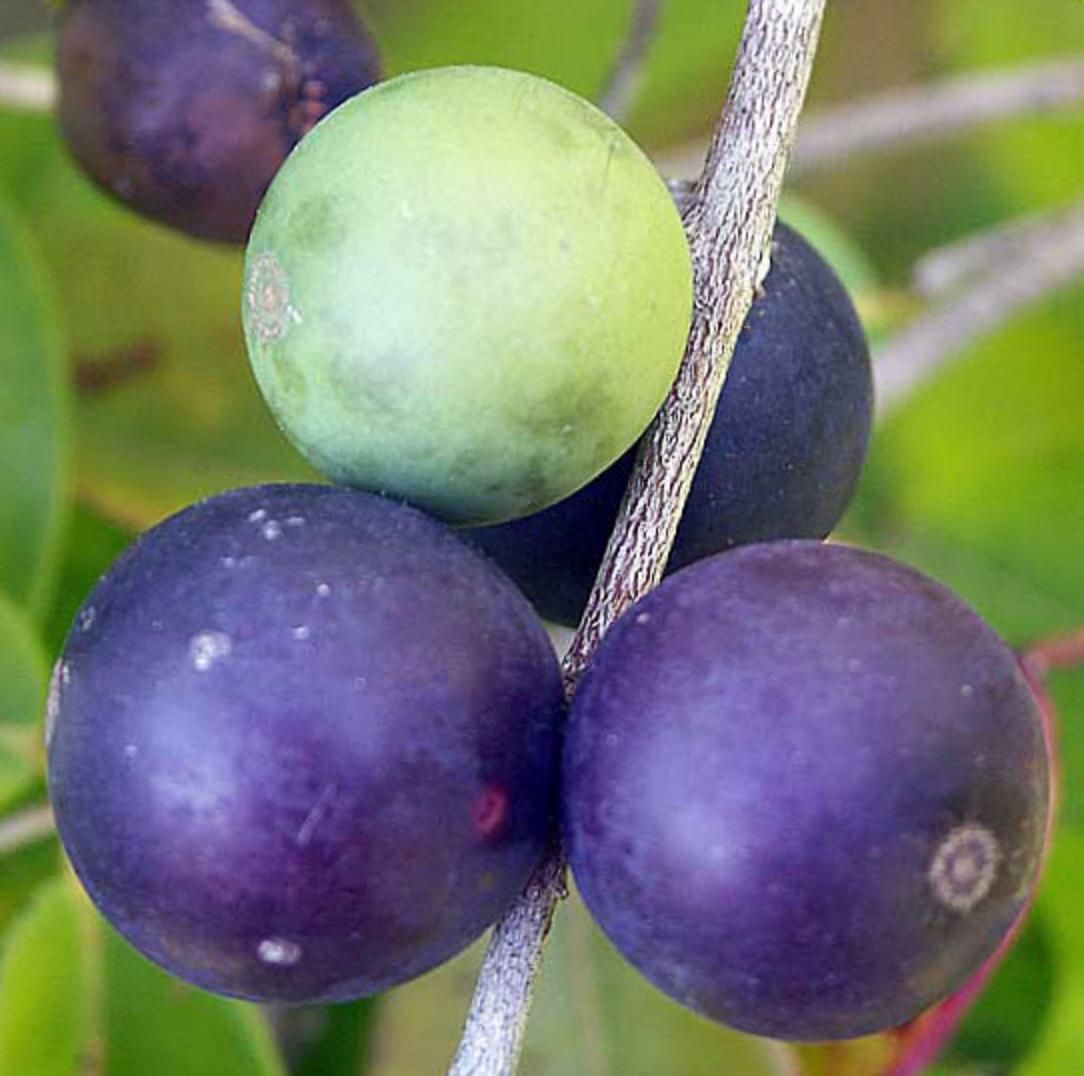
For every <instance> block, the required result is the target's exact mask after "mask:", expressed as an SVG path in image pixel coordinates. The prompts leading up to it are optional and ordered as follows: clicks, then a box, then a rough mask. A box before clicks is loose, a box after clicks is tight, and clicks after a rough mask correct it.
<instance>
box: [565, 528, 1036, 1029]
mask: <svg viewBox="0 0 1084 1076" xmlns="http://www.w3.org/2000/svg"><path fill="white" fill-rule="evenodd" d="M1048 770H1049V766H1048V759H1047V752H1046V745H1045V742H1044V736H1043V730H1042V724H1041V720H1040V717H1039V714H1038V711H1037V708H1036V705H1035V703H1034V700H1033V699H1032V697H1031V695H1030V693H1029V691H1028V688H1027V687H1026V685H1025V682H1024V680H1023V679H1022V677H1021V675H1020V672H1019V670H1018V667H1017V663H1016V660H1015V658H1014V656H1013V655H1012V653H1011V652H1010V651H1009V650H1008V649H1007V648H1006V647H1005V646H1004V644H1003V643H1002V642H1001V641H1000V640H999V639H998V637H997V636H996V635H995V634H994V633H993V632H992V631H991V630H990V629H989V628H988V627H987V626H986V625H985V624H984V623H983V622H982V621H981V620H980V619H979V618H978V617H977V616H976V615H975V613H974V612H972V611H971V610H970V609H969V608H968V607H967V606H965V605H964V604H963V603H962V602H961V601H959V599H957V598H956V597H954V596H953V595H952V594H950V593H949V592H948V591H946V590H945V589H944V588H943V587H941V586H940V585H938V584H937V583H935V582H933V581H932V580H930V579H927V578H926V577H924V576H922V575H920V574H918V573H917V572H915V571H913V570H911V569H909V568H906V567H904V566H902V565H899V564H896V563H894V562H892V561H890V560H888V559H887V558H884V557H880V556H876V555H873V554H869V553H864V552H860V551H858V550H854V549H848V548H843V547H840V546H833V545H821V544H819V543H815V542H778V543H771V544H766V545H753V546H747V547H745V548H743V549H739V550H735V551H733V552H730V553H725V554H722V555H720V556H717V557H713V558H710V559H708V560H704V561H700V562H698V563H697V564H695V565H693V566H692V567H689V568H686V569H685V570H683V571H681V572H678V573H677V574H675V575H674V576H672V577H671V578H670V579H668V580H666V581H665V582H663V584H662V585H661V586H660V587H659V588H658V589H657V590H656V591H654V592H653V593H651V594H649V595H648V596H647V597H646V598H645V599H644V600H643V601H641V602H640V603H638V604H637V605H636V606H634V607H633V608H632V609H631V610H630V611H629V612H628V613H627V614H626V615H625V616H624V617H623V618H622V619H621V620H620V621H619V622H618V623H617V625H616V626H615V627H614V629H613V630H612V631H611V632H610V633H609V634H608V635H607V636H606V638H605V639H604V640H603V643H602V645H601V647H600V649H599V650H598V652H597V654H596V657H595V660H594V661H593V662H592V665H591V667H590V670H589V672H588V673H587V676H586V678H585V680H584V681H583V684H582V686H581V688H580V690H579V691H578V692H577V694H576V696H575V700H574V702H573V708H572V715H571V719H570V725H569V731H568V737H567V741H566V753H565V782H566V783H565V794H564V817H565V825H566V828H567V838H568V844H569V854H570V860H571V864H572V869H573V871H574V873H575V877H576V881H577V883H578V885H579V887H580V890H581V892H582V894H583V896H584V899H585V900H586V902H587V905H588V907H589V908H590V909H591V911H592V912H593V914H594V915H595V917H596V919H597V920H598V922H599V924H600V926H601V927H602V929H603V930H604V931H605V932H606V934H607V935H608V936H609V937H610V939H611V941H613V943H614V944H615V945H616V946H617V948H618V949H619V950H621V952H622V953H624V955H625V956H626V957H627V958H628V959H629V960H630V961H631V962H632V963H633V964H634V965H635V966H636V967H637V968H639V969H640V971H642V972H643V973H644V974H645V975H646V976H647V977H648V978H649V979H651V980H652V981H653V982H654V983H655V984H656V985H658V986H659V987H660V988H661V989H662V990H664V991H666V992H667V993H668V994H670V995H671V996H673V997H674V998H676V999H677V1000H678V1001H680V1002H682V1003H684V1004H685V1005H688V1006H689V1007H691V1008H693V1009H695V1010H697V1011H699V1012H701V1013H703V1014H705V1015H707V1016H710V1017H712V1018H714V1019H716V1020H720V1021H722V1022H724V1023H727V1024H730V1025H732V1026H734V1027H737V1028H740V1029H741V1030H744V1031H748V1032H752V1033H755V1034H759V1035H766V1036H770V1037H773V1038H782V1039H834V1038H846V1037H850V1036H856V1035H863V1034H867V1033H870V1032H874V1031H878V1030H881V1029H884V1028H888V1027H892V1026H895V1025H898V1024H901V1023H903V1022H905V1021H907V1020H909V1019H911V1018H912V1017H914V1016H916V1015H917V1014H918V1013H919V1012H921V1011H922V1010H923V1009H925V1008H926V1007H928V1006H930V1005H932V1004H933V1003H935V1002H937V1001H939V1000H940V999H942V998H944V997H946V996H947V995H948V994H950V993H951V992H953V991H954V990H956V989H957V988H959V987H960V986H961V985H963V983H964V982H965V981H966V980H967V979H968V978H969V977H970V976H971V975H972V974H973V973H974V972H975V971H976V970H977V969H978V967H979V966H980V965H981V964H982V962H983V961H984V960H985V959H986V958H987V957H988V956H990V954H991V953H992V952H993V951H994V949H995V948H996V947H997V945H998V943H999V942H1000V940H1001V939H1002V937H1003V936H1004V935H1005V933H1006V931H1007V930H1008V929H1009V927H1010V926H1011V925H1012V923H1013V922H1014V920H1015V919H1016V918H1017V916H1018V914H1019V913H1020V911H1021V909H1022V908H1023V907H1024V905H1025V903H1026V901H1027V899H1028V896H1029V894H1030V892H1031V890H1032V887H1033V886H1034V884H1035V879H1036V873H1037V870H1038V866H1039V862H1040V858H1041V853H1042V849H1043V844H1044V838H1045V831H1046V825H1047V816H1048V811H1049V803H1048V799H1049V772H1048Z"/></svg>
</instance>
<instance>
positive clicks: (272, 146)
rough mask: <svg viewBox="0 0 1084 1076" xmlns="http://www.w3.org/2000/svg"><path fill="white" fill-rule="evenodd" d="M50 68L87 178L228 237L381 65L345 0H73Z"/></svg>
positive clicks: (239, 232) (161, 213) (234, 236)
mask: <svg viewBox="0 0 1084 1076" xmlns="http://www.w3.org/2000/svg"><path fill="white" fill-rule="evenodd" d="M57 69H58V74H59V81H60V109H59V113H60V124H61V128H62V130H63V133H64V137H65V139H66V140H67V143H68V146H69V148H70V149H71V151H72V154H73V155H74V156H75V158H76V160H77V161H78V162H79V164H80V165H81V166H82V167H83V168H84V169H85V170H86V172H87V173H88V174H89V175H90V176H91V178H93V179H94V180H95V181H96V182H97V183H98V184H100V185H101V186H102V187H103V188H104V189H105V190H107V191H109V192H110V193H111V194H112V195H113V196H114V197H116V198H119V199H120V200H121V201H123V202H125V203H126V204H127V205H128V206H130V207H131V208H132V209H134V210H136V211H137V212H139V213H142V214H143V215H144V216H147V217H150V218H152V219H153V220H157V221H160V222H162V223H164V224H168V225H171V226H172V227H174V228H179V229H181V230H182V231H185V232H188V233H189V234H191V235H194V236H197V237H200V238H204V239H217V240H222V241H224V242H230V243H243V242H244V241H245V240H246V239H247V237H248V233H249V229H250V227H251V225H252V221H253V219H254V217H255V215H256V209H257V206H258V205H259V203H260V199H261V198H262V197H263V194H264V191H265V190H266V189H267V185H268V184H269V183H270V182H271V179H272V178H273V176H274V175H275V173H276V171H278V168H279V166H280V165H281V164H282V162H283V160H285V158H286V155H287V154H288V153H289V152H290V150H291V149H292V148H293V146H294V145H295V144H296V143H297V141H298V140H299V139H300V138H301V137H302V136H303V135H304V134H305V133H306V132H307V131H308V130H309V129H310V128H311V127H312V126H313V125H314V124H315V123H316V122H317V121H318V120H319V119H320V118H321V117H322V116H324V115H325V114H326V113H327V112H329V111H330V110H331V109H333V108H334V107H335V106H336V105H338V104H339V103H340V102H342V101H344V100H345V99H346V98H347V97H351V96H353V95H354V94H356V93H358V92H360V91H361V90H363V89H365V87H367V86H369V85H371V84H372V83H373V82H375V81H376V79H377V77H378V76H379V62H378V59H377V53H376V48H375V46H374V44H373V41H372V39H371V38H370V36H369V34H368V33H367V32H366V30H365V29H364V28H363V27H362V26H361V24H360V23H359V21H358V19H357V16H356V15H355V14H354V11H353V9H352V8H351V6H350V3H349V2H348V0H304V2H299V0H68V2H67V4H66V5H65V7H64V11H63V13H62V15H61V21H60V30H59V45H58V53H57Z"/></svg>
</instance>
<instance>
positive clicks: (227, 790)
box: [47, 486, 562, 1002]
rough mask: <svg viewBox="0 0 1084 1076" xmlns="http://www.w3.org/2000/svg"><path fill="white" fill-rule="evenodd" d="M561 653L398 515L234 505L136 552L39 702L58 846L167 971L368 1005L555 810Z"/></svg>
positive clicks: (433, 944)
mask: <svg viewBox="0 0 1084 1076" xmlns="http://www.w3.org/2000/svg"><path fill="white" fill-rule="evenodd" d="M561 709H562V693H561V685H560V678H559V674H558V670H557V663H556V658H555V656H554V653H553V650H552V647H551V646H550V643H549V641H548V639H547V638H546V635H545V633H544V632H543V631H542V629H541V627H540V626H539V624H538V621H537V618H536V617H535V615H534V613H533V612H532V610H531V608H530V606H529V605H528V604H527V602H526V601H525V600H524V599H523V598H522V596H521V595H520V594H519V593H518V592H517V591H516V590H515V588H514V587H513V586H512V585H511V584H510V583H509V582H508V581H507V580H506V579H505V578H504V577H503V576H502V575H501V574H500V573H499V572H498V571H497V570H496V569H495V568H493V567H492V565H490V564H489V563H487V562H486V561H485V560H484V559H483V558H481V557H480V556H478V555H477V554H475V553H474V552H473V551H471V550H470V549H468V548H467V547H466V546H465V545H463V543H461V542H460V541H459V540H458V539H457V538H456V537H455V536H454V535H453V534H451V533H450V532H449V531H448V530H447V529H446V528H444V527H443V526H442V525H440V524H438V523H436V522H435V521H433V520H431V519H429V518H428V517H426V516H424V515H422V514H421V513H420V512H417V511H415V510H414V509H411V508H407V507H404V506H402V505H399V504H396V503H393V502H391V501H386V500H382V499H380V498H378V497H375V496H372V495H369V494H365V493H359V492H354V491H347V490H340V489H333V488H330V487H318V486H268V487H261V488H254V489H245V490H238V491H234V492H232V493H227V494H223V495H221V496H218V497H214V498H212V499H211V500H208V501H204V502H202V503H200V504H197V505H195V506H194V507H191V508H189V509H186V510H185V511H183V512H181V513H180V514H178V515H176V516H174V517H172V518H171V519H169V520H167V521H166V522H165V523H163V524H161V525H160V526H158V527H156V528H155V529H153V530H152V531H150V532H148V533H147V534H146V535H145V536H144V537H143V538H142V539H140V541H139V542H138V543H136V545H134V546H133V547H132V548H131V549H130V550H129V551H128V552H127V553H126V554H125V555H124V556H123V557H122V558H121V559H120V560H119V561H118V562H117V563H116V564H115V565H114V567H113V568H112V569H111V571H110V572H109V573H108V574H107V575H106V577H105V578H104V579H103V580H102V582H101V583H99V585H98V587H97V588H96V589H95V591H94V592H93V593H92V594H91V595H90V597H89V599H88V600H87V603H86V604H85V605H84V606H83V609H82V611H81V612H80V614H79V616H78V618H77V620H76V623H75V625H74V627H73V628H72V631H71V634H70V636H69V638H68V641H67V644H66V647H65V651H64V654H63V655H62V657H61V660H60V662H59V663H58V665H57V671H56V674H55V676H54V684H53V690H52V693H51V702H50V715H49V730H48V733H47V736H48V754H49V783H50V790H51V795H52V799H53V805H54V809H55V812H56V818H57V826H58V829H59V832H60V835H61V838H62V840H63V842H64V846H65V848H66V849H67V851H68V854H69V856H70V857H71V860H72V863H73V865H74V867H75V870H76V872H77V873H78V875H79V877H80V878H81V879H82V881H83V883H84V884H85V886H86V888H87V890H88V892H89V893H90V895H91V897H92V899H93V900H94V902H95V903H96V904H97V906H98V907H99V909H100V910H101V911H102V912H103V913H104V914H105V916H106V917H107V918H108V919H109V920H110V921H111V922H112V923H113V925H114V926H116V927H117V928H118V929H119V930H120V932H121V933H122V934H123V935H124V936H125V937H126V938H127V939H128V940H129V941H130V942H132V944H134V945H135V946H136V947H137V948H138V949H140V950H141V951H142V952H143V953H145V954H146V955H147V956H149V957H150V958H151V959H153V960H155V961H156V962H157V963H159V964H161V965H162V966H163V967H165V968H166V969H167V970H169V971H171V972H172V973H174V974H175V975H177V976H179V977H181V978H183V979H187V980H189V981H190V982H193V983H195V984H197V985H199V986H202V987H205V988H206V989H209V990H214V991H217V992H219V993H223V994H228V995H233V996H237V997H244V998H250V999H254V1000H261V1001H284V1002H301V1001H315V1000H342V999H346V998H350V997H356V996H361V995H365V994H371V993H374V992H376V991H379V990H383V989H385V988H386V987H389V986H392V985H394V984H396V983H399V982H402V981H404V980H406V979H409V978H411V977H413V976H415V975H418V974H420V973H421V972H423V971H426V970H427V969H429V968H431V967H433V966H435V965H437V964H439V963H440V962H442V961H443V960H445V959H447V958H448V957H450V956H451V955H452V954H454V953H456V952H457V951H458V950H460V949H461V948H463V947H464V946H465V945H466V944H467V943H468V942H470V941H471V940H472V939H473V938H475V937H476V936H477V935H478V934H479V933H481V931H482V930H483V929H484V928H485V927H486V926H488V925H489V924H490V923H491V922H492V921H493V920H494V919H495V918H496V917H497V915H498V914H499V913H500V911H501V910H502V909H503V907H504V906H505V904H506V903H507V902H508V901H509V900H510V899H511V897H512V896H513V895H514V894H515V893H516V892H518V891H519V889H520V888H521V887H522V885H523V884H524V882H525V881H526V878H527V876H528V873H529V872H530V870H531V868H532V866H533V865H534V864H535V863H536V862H537V860H538V858H539V856H540V854H541V852H542V850H543V848H544V846H545V843H546V841H547V840H548V839H549V836H550V830H551V823H552V819H553V816H554V803H553V797H554V781H555V774H556V761H557V760H556V754H557V750H556V743H557V737H556V727H557V722H558V718H559V716H560V713H561Z"/></svg>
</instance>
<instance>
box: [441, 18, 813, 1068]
mask: <svg viewBox="0 0 1084 1076" xmlns="http://www.w3.org/2000/svg"><path fill="white" fill-rule="evenodd" d="M824 5H825V0H750V3H749V9H748V12H747V15H746V21H745V29H744V31H743V34H742V41H741V46H740V49H739V53H738V58H737V62H736V64H735V67H734V73H733V78H732V82H731V87H730V94H729V98H728V101H727V105H726V108H725V110H724V112H723V117H722V119H721V120H720V123H719V126H718V128H717V129H716V133H715V138H714V140H713V142H712V146H711V150H710V152H709V155H708V160H707V163H706V165H705V166H704V172H703V175H702V176H701V179H700V182H699V184H698V186H697V191H696V196H695V198H694V200H693V203H692V205H691V206H690V208H689V210H688V212H687V213H686V215H685V224H686V229H687V231H688V234H689V242H690V247H691V251H692V259H693V268H694V277H695V287H696V296H695V302H694V310H693V322H692V327H691V331H690V334H689V342H688V346H687V349H686V354H685V359H684V361H683V363H682V366H681V369H680V371H679V372H678V376H677V381H676V382H675V385H674V388H673V389H672V390H671V393H670V395H669V397H668V398H667V400H666V403H665V404H664V405H663V407H662V410H661V411H660V412H659V415H658V417H657V418H656V420H655V422H654V423H653V425H652V427H651V429H650V430H649V432H648V433H647V435H645V437H644V438H643V441H642V443H641V450H640V456H639V459H638V462H637V466H636V469H635V471H634V473H633V477H632V480H631V481H630V484H629V488H628V491H627V493H626V495H625V501H624V503H623V504H622V507H621V511H620V513H619V516H618V520H617V524H616V527H615V530H614V533H613V535H612V537H611V539H610V544H609V546H608V548H607V550H606V554H605V557H604V558H603V562H602V566H601V568H600V569H599V576H598V580H597V581H596V583H595V588H594V590H593V591H592V594H591V597H590V599H589V600H588V606H587V611H586V613H585V614H584V619H583V621H582V622H581V624H580V627H579V629H578V630H577V632H576V635H575V637H574V639H573V641H572V644H571V647H570V649H569V653H568V655H567V656H566V659H565V662H564V666H563V672H564V676H565V683H566V688H567V690H568V691H569V693H571V692H572V691H573V690H574V689H575V684H576V680H577V678H578V676H579V674H580V673H581V671H582V670H583V668H584V666H585V664H586V661H587V659H588V657H589V655H590V654H591V652H592V651H593V649H594V647H595V646H596V645H597V643H598V641H599V639H600V638H601V637H602V634H603V632H604V631H605V630H606V628H607V627H608V626H609V625H610V624H611V623H613V621H614V620H615V619H616V618H617V617H618V616H619V615H620V614H621V613H622V612H623V611H624V610H625V609H626V608H628V606H629V605H631V604H632V603H633V602H634V601H636V600H637V599H638V598H639V597H640V596H641V595H643V594H644V593H646V592H647V591H648V590H649V589H650V588H651V587H652V586H654V585H655V584H656V583H657V582H658V581H659V580H660V579H661V578H662V575H663V571H664V569H665V566H666V561H667V557H668V555H669V551H670V546H671V545H672V543H673V539H674V534H675V532H676V530H677V523H678V519H679V517H680V514H681V509H682V506H683V505H684V502H685V498H686V496H687V494H688V491H689V486H690V485H691V483H692V477H693V474H694V473H695V470H696V465H697V461H698V460H699V457H700V453H701V450H702V449H703V445H704V440H705V438H706V436H707V430H708V425H709V422H710V419H711V416H712V414H713V413H714V410H715V404H716V402H717V400H718V397H719V392H720V390H721V389H722V384H723V378H724V376H725V374H726V367H727V364H728V363H729V360H730V356H731V354H732V352H733V350H734V343H735V341H736V340H737V337H738V333H739V331H740V329H741V326H742V322H743V321H744V319H745V315H746V313H747V312H748V310H749V307H750V305H751V303H752V299H753V293H754V291H755V289H756V287H757V285H758V284H759V283H760V281H761V280H762V279H763V277H764V274H765V273H766V271H767V268H768V266H767V258H768V250H769V241H770V238H771V232H772V228H773V225H774V222H775V206H776V202H777V201H778V198H779V192H780V189H781V187H782V183H783V172H784V169H785V166H786V159H787V152H788V149H789V147H790V144H791V141H792V139H793V137H794V131H795V127H796V125H797V121H798V115H799V113H800V111H801V106H802V102H803V100H804V98H805V91H806V87H807V85H808V82H809V75H810V71H811V69H812V65H813V57H814V54H815V52H816V43H817V37H818V34H819V31H820V24H821V19H822V16H823V14H824ZM564 875H565V867H564V861H563V857H562V856H561V854H560V851H559V850H557V851H555V852H554V853H553V854H552V855H551V856H550V857H549V858H548V859H547V860H546V861H545V862H544V863H543V864H542V865H541V866H540V867H539V868H538V870H537V871H536V872H535V874H534V876H533V878H532V880H531V882H530V884H529V885H528V887H527V890H526V892H525V893H524V895H523V896H522V897H520V898H519V899H518V900H517V901H516V902H515V903H514V904H513V905H512V907H511V908H510V909H509V911H508V912H507V913H506V914H505V916H504V918H503V919H502V920H501V921H500V922H499V923H498V924H497V926H496V928H495V930H494V933H493V937H492V939H491V941H490V945H489V949H488V951H487V953H486V956H485V960H484V962H483V965H482V970H481V974H480V975H479V979H478V985H477V988H476V991H475V995H474V999H473V1001H472V1004H471V1009H470V1012H469V1014H468V1016H467V1023H466V1028H465V1030H464V1034H463V1039H462V1041H461V1042H460V1045H459V1050H458V1052H457V1053H456V1056H455V1060H454V1061H453V1063H452V1068H451V1070H450V1072H451V1076H511V1074H512V1073H513V1072H514V1070H515V1067H516V1062H517V1059H518V1057H519V1052H520V1048H521V1046H522V1041H523V1034H524V1030H525V1026H526V1020H527V1011H528V1008H529V1006H530V1000H531V993H532V989H533V985H534V980H535V976H536V974H537V972H538V968H539V964H540V961H541V951H542V945H543V942H544V940H545V936H546V933H547V932H548V930H549V926H550V923H551V921H552V918H553V913H554V910H555V908H556V906H557V902H558V900H559V899H560V897H561V895H562V893H563V887H564Z"/></svg>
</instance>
